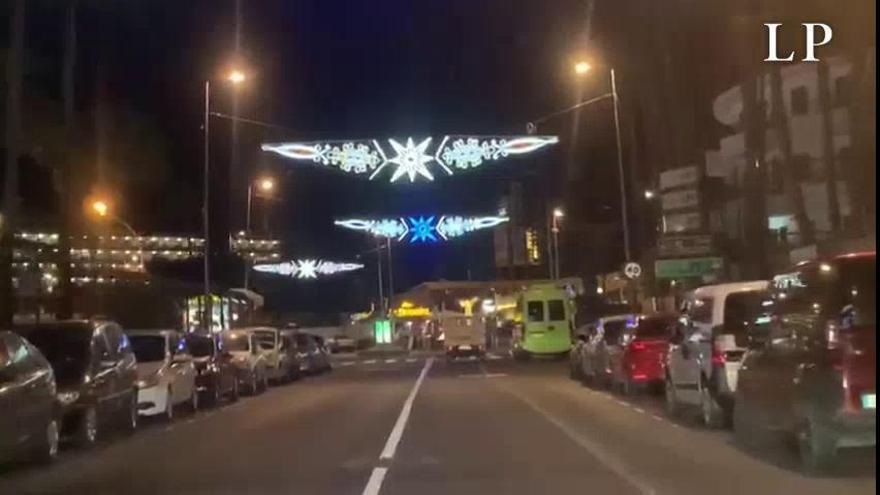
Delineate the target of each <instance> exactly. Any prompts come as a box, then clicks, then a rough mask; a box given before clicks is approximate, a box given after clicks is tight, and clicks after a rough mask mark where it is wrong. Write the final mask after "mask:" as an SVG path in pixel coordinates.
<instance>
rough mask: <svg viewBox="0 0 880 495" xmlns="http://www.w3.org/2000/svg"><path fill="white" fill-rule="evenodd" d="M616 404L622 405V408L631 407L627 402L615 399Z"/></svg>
mask: <svg viewBox="0 0 880 495" xmlns="http://www.w3.org/2000/svg"><path fill="white" fill-rule="evenodd" d="M614 402H617V403H618V404H620V405H621V406H627V407H629V404H628V403H626V402H624V401H622V400H620V399H614Z"/></svg>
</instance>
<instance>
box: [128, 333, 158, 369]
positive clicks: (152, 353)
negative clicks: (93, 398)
mask: <svg viewBox="0 0 880 495" xmlns="http://www.w3.org/2000/svg"><path fill="white" fill-rule="evenodd" d="M128 341H129V342H131V349H132V350H133V351H134V357H135V358H137V360H138V362H139V363H150V362H155V361H164V360H165V337H164V336H162V335H129V336H128Z"/></svg>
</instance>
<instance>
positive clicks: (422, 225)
mask: <svg viewBox="0 0 880 495" xmlns="http://www.w3.org/2000/svg"><path fill="white" fill-rule="evenodd" d="M409 224H410V230H412V237H410V239H409V242H410V243H415V242H436V241H437V236H435V235H434V233H435V232H436V230H437V228H436V226H435V225H434V217H418V218H414V217H409Z"/></svg>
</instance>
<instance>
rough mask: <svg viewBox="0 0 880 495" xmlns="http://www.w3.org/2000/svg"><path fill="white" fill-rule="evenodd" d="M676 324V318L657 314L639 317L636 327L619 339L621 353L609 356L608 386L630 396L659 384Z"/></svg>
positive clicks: (663, 375)
mask: <svg viewBox="0 0 880 495" xmlns="http://www.w3.org/2000/svg"><path fill="white" fill-rule="evenodd" d="M677 324H678V316H676V315H666V314H657V315H651V316H641V317H639V319H638V323H637V324H636V325H634V326H632V327H627V328H626V329H625V330H624V332H623V334H622V335H621V336H620V339H621V350H622V352H620V353H617V354H614V355H613V356H612V360H611V370H612V386H613V387H614V388H618V389H620V390H621V391H622V392H623V393H625V394H631V393H633V392H635V391H636V389H640V388H644V387H646V386H648V385H651V384H657V383H662V382H663V379H664V377H665V373H664V367H663V366H664V365H663V363H664V360H665V359H666V352H667V351H668V350H669V339H670V337H671V336H672V335H673V333H674V331H675V326H676V325H677Z"/></svg>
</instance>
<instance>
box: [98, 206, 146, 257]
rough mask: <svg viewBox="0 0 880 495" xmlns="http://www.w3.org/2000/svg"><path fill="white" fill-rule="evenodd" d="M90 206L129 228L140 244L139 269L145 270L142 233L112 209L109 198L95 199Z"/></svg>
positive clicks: (102, 215) (100, 214)
mask: <svg viewBox="0 0 880 495" xmlns="http://www.w3.org/2000/svg"><path fill="white" fill-rule="evenodd" d="M89 208H90V209H91V211H92V213H94V214H95V215H97V216H98V217H99V218H102V219H104V218H107V219H110V220H113V221H114V222H116V223H118V224H119V225H121V226H122V227H123V228H125V230H127V231H128V233H129V234H131V235H132V237H133V238H134V240H135V241H136V242H137V245H138V262H139V263H140V267H139V269H140V271H144V252H143V247H142V246H141V241H140V235H139V234H138V233H137V232H136V231H135V230H134V228H133V227H132V226H131V225H129V223H128V222H126V221H125V220H123V219H121V218H119V217H118V216H117V215H115V214H113V209H112V207H111V204H110V202H109V201H108V200H105V199H94V200H92V201H91V203H90V204H89Z"/></svg>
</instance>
